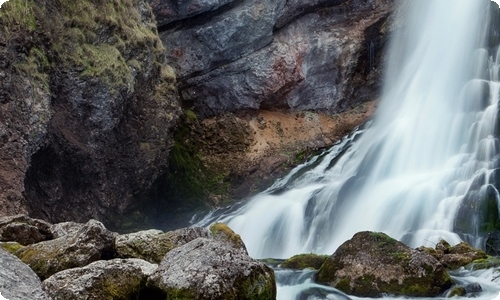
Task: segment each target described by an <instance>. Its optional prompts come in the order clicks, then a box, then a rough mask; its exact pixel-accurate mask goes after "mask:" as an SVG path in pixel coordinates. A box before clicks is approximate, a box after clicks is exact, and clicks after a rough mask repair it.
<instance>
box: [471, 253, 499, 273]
mask: <svg viewBox="0 0 500 300" xmlns="http://www.w3.org/2000/svg"><path fill="white" fill-rule="evenodd" d="M499 266H500V257H495V256H488V257H487V258H481V259H476V260H474V261H473V262H472V263H470V264H468V265H467V266H465V268H466V269H469V270H483V269H490V268H496V267H499Z"/></svg>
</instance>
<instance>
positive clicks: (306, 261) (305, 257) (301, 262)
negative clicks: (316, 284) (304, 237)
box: [281, 253, 329, 270]
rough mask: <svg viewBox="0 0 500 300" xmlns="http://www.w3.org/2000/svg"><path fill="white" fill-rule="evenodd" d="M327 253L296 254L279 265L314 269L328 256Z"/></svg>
mask: <svg viewBox="0 0 500 300" xmlns="http://www.w3.org/2000/svg"><path fill="white" fill-rule="evenodd" d="M328 257H329V256H328V255H318V254H314V253H309V254H298V255H294V256H292V257H290V258H289V259H287V260H286V261H285V262H284V263H283V264H282V265H281V267H283V268H290V269H298V270H303V269H314V270H319V268H321V266H322V265H323V263H324V262H325V260H326V259H327V258H328Z"/></svg>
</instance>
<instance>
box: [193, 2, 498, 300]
mask: <svg viewBox="0 0 500 300" xmlns="http://www.w3.org/2000/svg"><path fill="white" fill-rule="evenodd" d="M489 4H490V2H489V1H488V0H484V1H483V0H414V1H406V2H405V5H403V6H402V7H401V12H400V14H401V16H400V17H399V18H400V19H401V20H405V21H404V23H405V26H403V27H402V28H401V29H400V30H398V31H397V32H396V33H395V34H394V36H393V38H392V42H391V46H390V49H389V59H388V61H389V63H388V65H387V67H386V77H385V82H386V84H385V86H384V91H383V96H382V100H381V103H380V105H379V108H378V110H377V113H376V116H375V118H374V120H373V121H371V122H370V123H369V124H366V125H365V126H363V128H359V129H358V130H357V131H355V132H353V133H352V134H351V135H349V136H347V137H345V138H344V139H343V140H342V141H340V142H338V143H337V144H336V145H334V146H333V147H331V148H330V149H329V150H327V151H325V152H324V153H323V154H321V155H319V156H317V157H314V158H313V159H311V160H310V161H308V162H306V163H304V164H303V165H300V166H298V167H297V168H295V169H294V170H293V171H292V172H291V173H290V174H288V175H287V176H286V177H285V178H282V179H281V180H279V181H277V182H276V183H275V184H274V185H273V186H272V187H271V188H270V189H268V190H267V191H265V192H263V193H260V194H259V195H257V196H255V197H254V198H252V199H250V200H248V201H246V202H245V203H242V204H238V205H235V206H232V207H230V208H225V209H223V210H218V211H214V212H212V213H211V214H210V215H208V216H206V217H205V218H204V220H202V221H201V222H200V223H199V224H207V223H210V222H212V221H214V220H218V221H222V222H226V223H227V224H229V226H230V227H231V228H233V230H234V231H235V232H237V233H238V234H240V235H241V236H242V238H243V240H244V242H245V244H246V245H247V248H248V250H249V253H250V255H252V256H253V257H256V258H268V257H273V258H288V257H290V256H292V255H294V254H298V253H309V252H313V253H319V254H332V253H333V252H334V251H335V250H336V249H337V247H338V246H339V245H340V244H342V243H343V242H345V241H346V240H348V239H350V238H351V237H352V236H353V235H354V234H355V233H356V232H358V231H363V230H372V231H382V232H385V233H387V234H388V235H390V236H392V237H394V238H396V239H399V240H401V241H403V242H405V243H406V244H408V245H409V246H411V247H418V246H422V245H425V246H433V245H434V244H435V243H437V242H438V241H439V240H440V239H445V240H447V241H448V242H449V243H450V244H452V245H453V244H456V243H458V242H460V241H462V240H466V241H468V242H469V243H471V244H473V245H474V246H476V247H483V246H484V239H485V236H486V234H487V231H488V230H490V229H491V228H490V227H491V222H497V221H498V220H491V219H488V218H489V217H488V216H487V215H488V214H487V213H485V210H487V209H490V210H491V209H492V207H493V208H494V209H497V210H498V209H499V205H500V202H499V201H498V191H497V188H496V186H495V174H496V172H495V168H496V165H497V164H498V162H497V160H498V157H499V156H498V148H499V141H498V139H497V133H496V132H495V128H496V126H497V121H496V118H497V114H498V107H497V102H498V100H499V97H500V94H499V90H500V78H499V69H500V67H499V66H500V53H497V52H496V51H497V50H496V49H491V48H486V47H485V43H484V41H485V40H486V39H487V34H486V33H487V32H488V30H489V24H485V23H487V22H486V21H485V20H488V11H489V10H488V7H489ZM492 205H493V206H492ZM497 218H498V216H497ZM488 272H490V273H488ZM491 272H493V271H491V270H490V271H481V272H475V273H470V272H465V271H464V273H462V274H456V276H457V277H456V278H457V279H458V278H460V279H459V280H465V281H467V280H471V281H473V282H478V281H480V282H481V284H482V285H483V284H484V287H483V288H484V289H485V292H484V293H482V294H481V295H479V297H480V299H492V298H494V297H495V296H497V295H498V291H500V279H494V274H493V273H491ZM277 274H278V287H279V289H278V290H279V299H301V298H300V297H299V296H298V295H300V293H301V292H300V291H303V290H304V289H309V290H311V289H313V290H314V289H317V290H318V292H317V293H316V294H314V295H310V296H309V298H307V297H306V298H303V299H348V298H345V297H347V296H345V295H342V294H340V293H338V292H337V291H335V290H329V289H328V288H325V287H320V286H318V285H316V284H314V283H313V282H311V280H310V276H309V275H308V274H307V273H301V272H295V273H294V272H291V271H289V270H277ZM308 276H309V277H308ZM290 278H294V279H290ZM470 278H473V279H470ZM495 280H496V281H495ZM483 281H484V283H483ZM297 297H298V298H297ZM351 298H352V299H355V298H354V297H351Z"/></svg>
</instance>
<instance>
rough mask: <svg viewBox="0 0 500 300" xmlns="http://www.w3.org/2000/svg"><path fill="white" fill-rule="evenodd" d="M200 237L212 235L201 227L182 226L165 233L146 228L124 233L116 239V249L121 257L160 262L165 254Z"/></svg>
mask: <svg viewBox="0 0 500 300" xmlns="http://www.w3.org/2000/svg"><path fill="white" fill-rule="evenodd" d="M199 237H205V238H208V237H210V232H209V231H208V230H207V229H205V228H201V227H191V228H182V229H178V230H174V231H169V232H166V233H164V232H163V231H161V230H155V229H151V230H145V231H139V232H134V233H130V234H123V235H120V236H118V237H117V238H116V240H115V251H116V253H117V256H118V257H121V258H140V259H144V260H146V261H149V262H151V263H160V262H161V260H162V259H163V257H164V256H165V254H167V253H168V252H169V251H171V250H172V249H174V248H177V247H179V246H181V245H184V244H186V243H188V242H190V241H192V240H194V239H196V238H199Z"/></svg>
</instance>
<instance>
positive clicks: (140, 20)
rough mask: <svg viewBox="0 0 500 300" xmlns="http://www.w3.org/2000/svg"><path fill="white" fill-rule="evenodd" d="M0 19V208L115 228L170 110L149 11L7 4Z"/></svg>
mask: <svg viewBox="0 0 500 300" xmlns="http://www.w3.org/2000/svg"><path fill="white" fill-rule="evenodd" d="M0 24H1V25H2V26H1V27H0V28H2V29H3V30H2V31H0V63H1V65H2V72H1V74H0V76H2V77H3V78H2V79H3V80H2V81H1V82H2V83H1V84H2V88H1V94H0V113H1V119H0V136H1V137H0V138H1V139H2V144H1V145H0V147H1V148H2V149H1V150H0V162H1V163H0V186H1V188H2V191H1V192H0V203H2V205H0V207H1V208H0V209H1V210H2V211H1V212H0V213H1V214H13V213H19V212H28V213H30V214H31V215H33V216H36V217H40V218H44V219H47V220H51V221H62V220H79V221H84V220H87V219H88V218H98V219H100V220H103V221H105V222H106V223H107V224H109V225H110V226H111V227H115V226H121V225H122V224H121V222H122V220H121V219H120V218H121V216H123V215H125V213H126V212H127V211H130V210H133V209H134V208H133V206H134V205H135V204H134V203H135V200H137V198H138V197H140V195H141V193H143V192H144V191H146V190H148V189H149V187H150V186H151V184H152V183H153V181H154V180H156V178H157V177H158V176H159V175H160V174H161V173H162V172H164V171H165V169H166V164H167V152H168V149H169V148H170V147H171V145H172V139H171V134H172V133H171V132H172V129H173V127H174V125H175V124H176V121H177V118H178V114H179V108H178V99H177V94H176V91H175V88H174V86H173V84H174V81H175V77H174V74H173V72H172V70H171V68H169V67H168V66H167V65H163V52H164V48H163V46H162V43H161V41H160V40H159V38H158V35H157V31H156V24H155V21H154V16H153V14H152V12H151V9H150V8H149V6H148V5H147V3H145V2H144V1H141V0H125V1H99V0H89V1H77V2H74V1H52V0H45V1H21V0H11V1H9V2H7V3H6V4H4V5H3V6H2V9H1V10H0ZM143 205H144V203H143Z"/></svg>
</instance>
